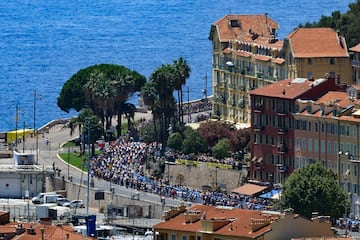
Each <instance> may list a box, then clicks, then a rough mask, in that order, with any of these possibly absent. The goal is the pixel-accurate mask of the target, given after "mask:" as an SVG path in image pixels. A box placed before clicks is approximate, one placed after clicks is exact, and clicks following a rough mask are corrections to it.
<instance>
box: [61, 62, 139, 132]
mask: <svg viewBox="0 0 360 240" xmlns="http://www.w3.org/2000/svg"><path fill="white" fill-rule="evenodd" d="M145 82H146V78H145V77H144V76H142V75H140V74H139V73H137V72H135V71H132V70H130V69H128V68H126V67H124V66H119V65H114V64H100V65H94V66H90V67H88V68H85V69H82V70H80V71H79V72H77V73H76V74H75V75H73V76H72V77H71V78H70V79H69V80H68V81H67V82H66V83H65V84H64V86H63V88H62V89H61V92H60V95H59V97H58V101H57V104H58V106H59V107H60V109H62V110H63V111H66V112H69V111H70V109H75V110H76V111H80V110H81V109H83V108H84V107H89V108H91V109H92V110H93V112H94V114H96V115H97V116H98V117H99V118H100V119H101V122H102V124H103V127H104V125H105V127H106V129H109V128H110V126H111V118H112V117H113V116H114V115H117V117H118V124H117V130H118V131H117V132H118V135H120V133H121V114H123V110H122V106H123V103H124V102H126V101H127V100H128V98H129V97H130V96H131V95H132V94H133V93H134V92H137V91H140V89H141V87H142V86H143V85H144V84H145Z"/></svg>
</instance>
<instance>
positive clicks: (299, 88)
mask: <svg viewBox="0 0 360 240" xmlns="http://www.w3.org/2000/svg"><path fill="white" fill-rule="evenodd" d="M323 81H326V80H325V79H316V80H313V81H310V80H308V79H305V78H296V79H293V80H289V79H285V80H281V81H278V82H274V83H272V84H269V85H266V86H264V87H260V88H256V89H254V90H252V91H250V94H251V95H261V96H266V97H277V98H285V99H296V98H298V97H299V96H300V95H301V94H303V93H305V92H306V91H308V90H309V89H311V88H312V87H313V86H315V85H317V84H319V83H321V82H323Z"/></svg>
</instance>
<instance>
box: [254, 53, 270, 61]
mask: <svg viewBox="0 0 360 240" xmlns="http://www.w3.org/2000/svg"><path fill="white" fill-rule="evenodd" d="M254 58H255V59H257V60H261V61H264V62H267V61H270V59H271V57H270V56H264V55H259V54H255V55H254Z"/></svg>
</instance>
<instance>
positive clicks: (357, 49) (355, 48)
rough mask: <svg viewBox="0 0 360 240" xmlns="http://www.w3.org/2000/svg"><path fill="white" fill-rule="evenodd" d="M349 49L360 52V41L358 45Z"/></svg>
mask: <svg viewBox="0 0 360 240" xmlns="http://www.w3.org/2000/svg"><path fill="white" fill-rule="evenodd" d="M349 50H350V51H353V52H360V43H358V44H357V45H356V46H354V47H352V48H350V49H349Z"/></svg>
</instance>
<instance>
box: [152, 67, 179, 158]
mask: <svg viewBox="0 0 360 240" xmlns="http://www.w3.org/2000/svg"><path fill="white" fill-rule="evenodd" d="M174 73H175V71H174V67H173V66H172V65H170V64H166V65H162V66H161V67H160V68H158V69H156V70H155V72H153V73H152V74H151V76H150V81H151V82H153V83H154V86H155V88H156V90H157V100H158V104H159V108H157V109H156V110H157V111H158V112H157V114H159V115H160V116H159V125H160V142H161V143H162V146H163V149H162V150H163V151H164V150H165V145H166V141H167V137H168V132H167V129H168V127H169V123H170V118H172V117H174V115H175V108H176V104H175V98H174V96H173V91H174V86H173V81H172V79H173V78H174Z"/></svg>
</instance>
